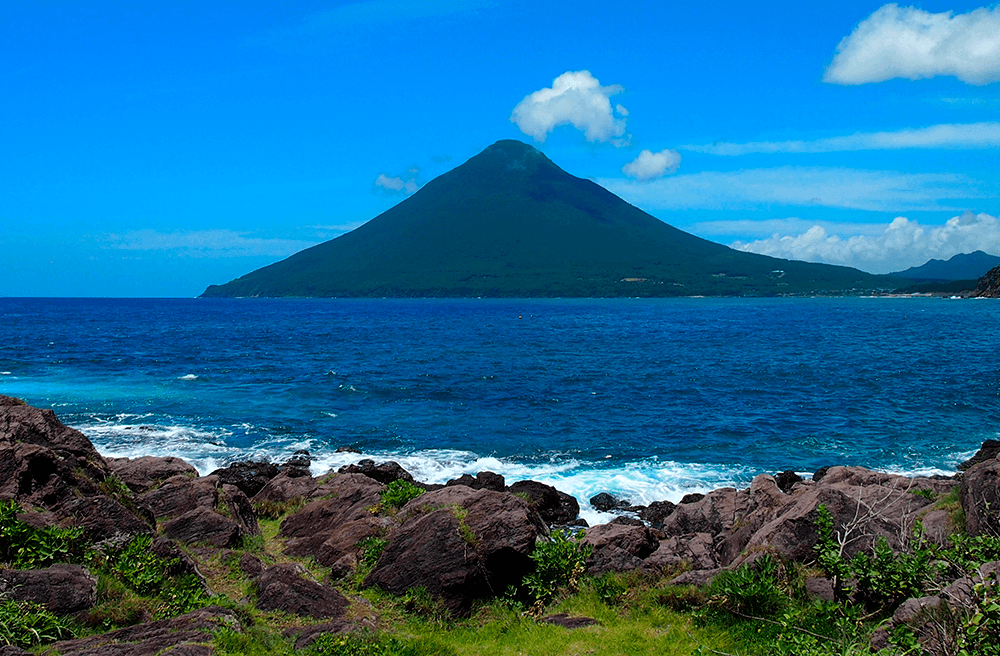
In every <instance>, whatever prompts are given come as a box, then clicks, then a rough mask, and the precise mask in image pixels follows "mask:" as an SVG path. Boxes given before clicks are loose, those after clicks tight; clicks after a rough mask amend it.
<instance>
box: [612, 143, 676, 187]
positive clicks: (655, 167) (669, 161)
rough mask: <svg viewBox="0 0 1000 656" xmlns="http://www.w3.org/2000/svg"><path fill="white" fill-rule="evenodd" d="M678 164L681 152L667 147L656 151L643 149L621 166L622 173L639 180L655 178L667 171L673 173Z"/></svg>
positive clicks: (660, 176)
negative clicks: (633, 158)
mask: <svg viewBox="0 0 1000 656" xmlns="http://www.w3.org/2000/svg"><path fill="white" fill-rule="evenodd" d="M680 165H681V154H680V153H678V152H677V151H676V150H670V149H669V148H668V149H666V150H661V151H660V152H658V153H654V152H653V151H651V150H644V151H642V152H641V153H639V156H638V157H636V158H635V160H633V161H631V162H629V163H628V164H626V165H625V166H623V167H622V173H624V174H625V175H627V176H628V177H630V178H635V179H636V180H640V181H646V180H655V179H656V178H662V177H663V176H664V175H666V174H667V173H673V172H674V171H676V170H677V168H678V167H679V166H680Z"/></svg>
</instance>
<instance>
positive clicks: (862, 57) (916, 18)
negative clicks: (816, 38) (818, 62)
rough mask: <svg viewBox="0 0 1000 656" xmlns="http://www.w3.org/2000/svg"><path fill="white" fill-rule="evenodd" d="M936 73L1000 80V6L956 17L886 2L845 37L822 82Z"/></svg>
mask: <svg viewBox="0 0 1000 656" xmlns="http://www.w3.org/2000/svg"><path fill="white" fill-rule="evenodd" d="M935 75H954V76H955V77H957V78H958V79H960V80H962V81H963V82H968V83H969V84H989V83H991V82H996V81H997V80H1000V7H995V6H994V7H992V8H986V7H981V8H979V9H975V10H973V11H971V12H969V13H967V14H958V15H957V16H956V15H954V12H950V11H948V12H944V13H940V14H932V13H930V12H927V11H924V10H923V9H917V8H916V7H900V6H899V5H897V4H894V3H893V4H888V5H885V6H883V7H882V8H880V9H878V10H877V11H876V12H875V13H873V14H872V15H871V16H869V17H868V18H866V19H865V20H863V21H861V22H860V23H859V24H858V26H857V27H856V28H854V31H853V32H851V34H850V35H848V36H846V37H844V39H843V40H842V41H841V42H840V44H839V45H838V46H837V54H836V55H835V56H834V58H833V62H832V63H831V64H830V66H829V67H828V68H827V69H826V73H825V74H824V75H823V81H824V82H832V83H834V84H865V83H867V82H882V81H885V80H891V79H892V78H897V77H902V78H908V79H910V80H916V79H919V78H927V77H934V76H935Z"/></svg>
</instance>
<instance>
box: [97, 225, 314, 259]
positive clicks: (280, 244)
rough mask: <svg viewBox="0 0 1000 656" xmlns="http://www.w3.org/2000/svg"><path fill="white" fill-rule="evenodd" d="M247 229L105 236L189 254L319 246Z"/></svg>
mask: <svg viewBox="0 0 1000 656" xmlns="http://www.w3.org/2000/svg"><path fill="white" fill-rule="evenodd" d="M249 234H250V233H247V232H236V231H232V230H196V231H189V232H181V231H178V232H160V231H157V230H134V231H130V232H125V233H121V234H117V233H115V234H108V235H105V236H104V238H103V241H104V244H105V246H106V247H107V248H112V249H119V250H126V251H175V252H176V253H177V254H178V255H183V256H186V257H219V256H222V257H242V256H251V255H267V256H276V257H287V256H288V255H291V254H293V253H297V252H298V251H300V250H302V249H304V248H309V247H310V246H315V245H316V243H317V242H315V241H304V240H299V239H269V238H263V237H251V236H248V235H249Z"/></svg>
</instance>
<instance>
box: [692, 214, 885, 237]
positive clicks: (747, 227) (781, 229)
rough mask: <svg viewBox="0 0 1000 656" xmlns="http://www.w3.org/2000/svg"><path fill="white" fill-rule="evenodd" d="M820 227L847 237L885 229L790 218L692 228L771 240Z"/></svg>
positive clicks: (705, 232)
mask: <svg viewBox="0 0 1000 656" xmlns="http://www.w3.org/2000/svg"><path fill="white" fill-rule="evenodd" d="M816 225H818V226H820V227H822V228H825V229H826V230H827V231H832V232H838V233H840V234H843V233H845V232H849V233H852V234H865V235H878V234H882V232H883V231H884V230H885V226H884V225H882V224H878V223H846V222H840V221H807V220H806V219H800V218H799V217H795V216H792V217H788V218H784V219H730V220H724V221H701V222H699V223H694V224H692V225H691V226H689V227H688V228H686V229H687V230H689V231H690V232H692V233H694V234H696V235H700V236H703V237H708V236H712V237H717V236H724V237H725V236H737V235H739V236H741V237H770V236H771V235H774V234H776V233H783V234H788V233H798V232H805V231H807V230H808V229H809V228H811V227H813V226H816Z"/></svg>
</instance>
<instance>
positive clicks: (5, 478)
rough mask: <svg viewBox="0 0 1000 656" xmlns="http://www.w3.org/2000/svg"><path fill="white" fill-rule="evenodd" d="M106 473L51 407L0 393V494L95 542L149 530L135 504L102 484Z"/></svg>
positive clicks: (85, 443)
mask: <svg viewBox="0 0 1000 656" xmlns="http://www.w3.org/2000/svg"><path fill="white" fill-rule="evenodd" d="M110 475H111V469H110V468H109V467H108V465H107V463H106V462H105V460H104V458H102V457H101V456H100V454H98V453H97V450H96V449H94V446H93V445H92V444H91V443H90V440H88V439H87V437H86V436H85V435H83V434H82V433H80V432H79V431H75V430H73V429H72V428H68V427H66V426H64V425H63V424H62V423H61V422H60V421H59V420H58V419H57V418H56V416H55V413H53V412H52V411H51V410H41V409H39V408H33V407H31V406H28V405H24V404H23V403H22V402H21V401H19V400H17V399H13V398H11V397H8V396H0V498H5V499H13V500H14V501H17V502H18V503H19V504H20V505H21V506H22V507H32V506H33V507H36V508H42V509H44V510H45V511H47V512H48V513H51V517H53V518H55V520H56V521H58V522H60V523H63V524H72V525H76V526H81V527H83V529H84V531H85V533H86V535H87V537H88V538H89V539H91V540H95V541H100V540H106V539H110V538H119V537H126V538H127V537H130V536H134V535H139V534H143V533H149V532H150V531H151V529H152V527H151V524H150V522H149V520H148V519H147V518H145V517H144V516H143V514H142V509H141V508H139V507H136V506H131V505H126V504H128V503H129V502H130V500H129V499H122V500H119V499H118V498H115V497H112V496H110V495H109V494H107V493H106V492H105V491H104V490H103V489H102V487H101V485H102V483H104V481H106V480H107V479H108V477H109V476H110Z"/></svg>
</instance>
